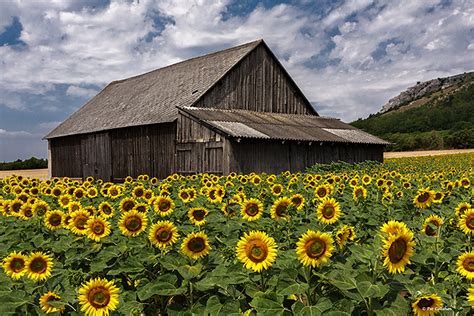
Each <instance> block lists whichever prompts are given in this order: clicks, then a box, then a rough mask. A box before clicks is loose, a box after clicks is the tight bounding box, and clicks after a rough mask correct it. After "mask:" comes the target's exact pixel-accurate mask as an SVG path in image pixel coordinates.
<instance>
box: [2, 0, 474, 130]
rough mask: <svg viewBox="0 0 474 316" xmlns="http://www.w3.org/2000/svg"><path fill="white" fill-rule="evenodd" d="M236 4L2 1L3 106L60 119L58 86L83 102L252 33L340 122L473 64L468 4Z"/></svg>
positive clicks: (66, 110)
mask: <svg viewBox="0 0 474 316" xmlns="http://www.w3.org/2000/svg"><path fill="white" fill-rule="evenodd" d="M235 1H237V0H217V1H215V0H195V1H188V0H160V1H157V0H140V1H137V0H135V1H125V0H114V1H110V4H109V3H108V2H104V1H100V0H67V1H59V0H58V1H46V0H45V1H43V0H41V1H40V0H37V1H20V0H6V1H1V2H0V21H1V22H0V32H2V31H3V30H5V28H6V27H8V24H9V23H11V21H12V17H18V19H19V21H20V23H21V24H22V27H23V29H22V33H21V37H20V40H21V41H22V42H24V43H25V46H24V47H20V48H19V47H14V46H10V45H4V46H1V47H0V56H1V60H2V62H1V63H0V73H2V76H0V87H2V88H1V91H0V92H1V94H2V98H1V99H0V110H1V107H4V108H8V109H14V110H15V111H28V110H31V109H30V108H31V107H36V110H39V111H50V113H52V114H51V119H50V121H52V122H54V123H57V122H59V121H61V120H62V119H64V118H65V117H66V116H67V114H70V113H71V111H73V110H74V108H72V107H67V104H68V102H54V101H51V102H49V101H48V100H47V99H46V98H44V95H45V94H47V93H55V92H54V91H59V90H60V89H58V88H57V87H58V86H64V87H67V88H64V89H65V91H63V92H62V93H63V94H64V95H65V96H66V97H70V98H71V100H77V99H81V100H83V102H85V101H86V100H87V99H88V98H90V97H91V96H93V95H94V94H95V93H96V92H97V91H98V90H97V89H94V88H93V87H97V88H98V89H99V88H100V87H103V86H104V85H105V84H107V83H108V82H111V81H113V80H117V79H122V78H126V77H129V76H132V75H136V74H139V73H143V72H146V71H150V70H152V69H156V68H159V67H162V66H165V65H168V64H171V63H174V62H178V61H181V60H183V59H187V58H190V57H194V56H196V55H201V54H205V53H208V52H211V51H215V50H218V49H223V48H226V47H230V46H233V45H237V44H241V43H244V42H248V41H252V40H255V39H258V38H264V39H265V41H266V42H267V44H268V45H269V46H270V48H271V49H272V50H273V51H274V52H275V53H276V55H277V56H278V57H279V59H280V61H281V62H282V64H283V65H284V66H285V67H286V69H287V70H288V72H289V73H290V75H292V77H293V78H294V79H295V81H296V82H297V83H298V85H299V86H300V87H301V88H302V90H303V92H304V93H305V94H306V95H307V97H308V99H309V100H311V101H312V102H314V104H316V109H317V110H318V112H319V113H320V114H323V115H330V116H336V117H340V118H342V119H343V120H345V121H351V120H354V119H356V118H358V117H364V116H367V115H368V114H370V113H374V112H377V111H378V110H379V109H380V108H381V106H382V104H384V103H385V102H386V101H387V100H388V99H389V98H391V97H393V96H395V95H396V94H398V93H399V92H401V91H402V90H403V89H406V88H407V87H408V86H410V85H413V84H414V83H416V82H417V81H422V80H428V79H431V78H436V77H442V76H447V75H452V74H456V73H462V72H465V71H470V70H472V67H473V66H472V65H474V54H472V51H473V49H474V48H473V47H474V46H473V45H474V39H473V36H474V35H473V33H472V29H473V28H474V19H473V18H472V17H473V16H474V8H473V7H472V6H470V5H469V1H463V0H453V1H441V0H426V1H411V0H401V1H372V0H346V1H342V2H341V4H340V5H336V6H335V7H334V8H332V7H328V8H322V10H321V12H323V13H324V14H323V13H321V14H316V13H314V10H307V9H306V8H307V6H309V5H311V3H312V2H311V1H294V2H292V4H277V5H273V6H268V5H267V6H264V5H257V6H256V7H254V8H252V9H251V10H250V12H248V13H245V14H239V12H231V11H230V10H231V9H230V7H231V5H232V4H233V3H235ZM301 3H304V5H303V6H300V4H301ZM325 13H327V14H325ZM58 93H59V92H58ZM24 94H28V95H30V96H34V95H37V96H41V98H40V99H41V102H36V103H35V102H26V101H25V98H24V97H23V96H24ZM31 98H32V97H30V99H31ZM62 101H64V100H63V99H62ZM40 103H41V104H40ZM79 105H80V104H77V105H75V107H76V108H77V106H79ZM61 106H63V108H61ZM53 114H54V115H53ZM41 123H44V124H49V123H47V122H46V123H45V122H38V124H41ZM51 126H52V125H51ZM35 128H36V129H39V128H40V127H39V126H36V127H35Z"/></svg>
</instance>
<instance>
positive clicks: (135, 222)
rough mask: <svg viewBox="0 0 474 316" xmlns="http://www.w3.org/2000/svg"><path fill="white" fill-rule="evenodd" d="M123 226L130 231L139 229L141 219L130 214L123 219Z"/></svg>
mask: <svg viewBox="0 0 474 316" xmlns="http://www.w3.org/2000/svg"><path fill="white" fill-rule="evenodd" d="M125 227H126V228H127V230H129V231H131V232H136V231H139V230H140V229H141V228H142V220H141V219H140V218H139V217H137V216H130V217H129V218H127V219H126V220H125Z"/></svg>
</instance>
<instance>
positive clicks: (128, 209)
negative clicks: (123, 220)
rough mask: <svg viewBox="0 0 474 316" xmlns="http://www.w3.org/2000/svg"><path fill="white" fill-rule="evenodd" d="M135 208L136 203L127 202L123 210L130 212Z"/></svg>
mask: <svg viewBox="0 0 474 316" xmlns="http://www.w3.org/2000/svg"><path fill="white" fill-rule="evenodd" d="M134 206H135V203H134V202H133V201H126V202H125V203H124V204H123V209H124V211H130V210H131V209H132V208H133V207H134Z"/></svg>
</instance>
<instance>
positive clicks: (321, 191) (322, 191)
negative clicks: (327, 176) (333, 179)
mask: <svg viewBox="0 0 474 316" xmlns="http://www.w3.org/2000/svg"><path fill="white" fill-rule="evenodd" d="M330 194H331V188H330V186H328V185H319V186H317V187H316V189H314V196H315V197H316V198H318V199H320V200H322V199H324V198H326V197H327V196H328V195H330Z"/></svg>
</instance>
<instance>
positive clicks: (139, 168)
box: [110, 122, 176, 180]
mask: <svg viewBox="0 0 474 316" xmlns="http://www.w3.org/2000/svg"><path fill="white" fill-rule="evenodd" d="M175 134H176V123H175V122H173V123H165V124H154V125H145V126H137V127H129V128H123V129H116V130H112V131H110V138H111V145H112V175H113V178H114V179H116V180H120V179H123V178H125V177H126V176H128V175H130V176H132V177H137V176H138V175H140V174H148V175H150V176H155V177H158V178H160V179H162V178H165V177H167V176H168V175H169V174H171V173H173V172H174V169H175V167H174V153H175Z"/></svg>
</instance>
